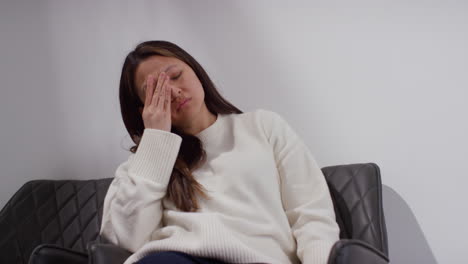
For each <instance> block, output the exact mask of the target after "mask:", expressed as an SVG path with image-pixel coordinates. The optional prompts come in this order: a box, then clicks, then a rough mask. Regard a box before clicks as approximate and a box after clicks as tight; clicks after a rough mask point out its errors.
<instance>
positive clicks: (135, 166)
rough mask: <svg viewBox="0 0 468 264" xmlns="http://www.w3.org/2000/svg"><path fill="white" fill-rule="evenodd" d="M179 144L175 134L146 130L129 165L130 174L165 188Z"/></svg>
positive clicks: (179, 140) (180, 140) (180, 141)
mask: <svg viewBox="0 0 468 264" xmlns="http://www.w3.org/2000/svg"><path fill="white" fill-rule="evenodd" d="M181 144H182V137H180V136H179V135H177V134H174V133H171V132H167V131H164V130H159V129H151V128H146V129H145V130H144V131H143V135H142V137H141V141H140V144H139V146H138V149H137V151H136V152H135V155H134V157H133V159H132V162H131V164H130V165H129V172H130V174H131V175H136V176H137V177H143V178H146V179H148V180H151V181H155V182H158V183H161V184H162V185H163V186H167V184H169V179H170V176H171V174H172V170H173V168H174V164H175V161H176V159H177V155H178V154H179V149H180V145H181Z"/></svg>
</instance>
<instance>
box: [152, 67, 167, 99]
mask: <svg viewBox="0 0 468 264" xmlns="http://www.w3.org/2000/svg"><path fill="white" fill-rule="evenodd" d="M163 84H164V72H162V73H161V74H160V75H159V78H158V82H157V84H156V90H155V91H154V94H153V101H152V105H153V106H158V104H159V94H160V93H161V87H162V85H163Z"/></svg>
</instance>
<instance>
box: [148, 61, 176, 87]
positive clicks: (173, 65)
mask: <svg viewBox="0 0 468 264" xmlns="http://www.w3.org/2000/svg"><path fill="white" fill-rule="evenodd" d="M176 66H177V65H176V64H172V65H169V66H168V67H167V68H166V69H165V70H164V72H167V71H169V69H171V68H173V67H176ZM159 74H161V73H159ZM159 74H158V76H159ZM141 89H142V90H143V92H146V81H143V85H142V86H141Z"/></svg>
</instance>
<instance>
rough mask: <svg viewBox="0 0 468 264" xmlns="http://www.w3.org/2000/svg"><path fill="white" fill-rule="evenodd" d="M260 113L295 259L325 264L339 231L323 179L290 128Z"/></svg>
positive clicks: (272, 114)
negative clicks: (276, 172) (293, 238)
mask: <svg viewBox="0 0 468 264" xmlns="http://www.w3.org/2000/svg"><path fill="white" fill-rule="evenodd" d="M263 112H264V114H265V115H267V116H266V117H265V120H266V121H267V122H266V123H265V125H266V127H265V133H266V134H267V136H268V137H269V138H268V140H269V142H270V144H271V146H272V148H273V152H274V157H275V161H276V164H277V168H278V173H279V176H280V190H281V199H282V203H283V208H284V210H285V213H286V216H287V218H288V221H289V224H290V226H291V230H292V233H293V235H294V237H295V239H296V243H297V252H296V253H297V256H298V257H299V259H300V260H301V262H302V263H303V264H326V263H327V261H328V257H329V254H330V251H331V248H332V246H333V244H334V243H335V242H336V241H338V240H339V231H340V229H339V226H338V224H337V222H336V218H335V211H334V208H333V202H332V200H331V195H330V191H329V189H328V185H327V183H326V180H325V176H324V175H323V173H322V170H321V169H320V168H319V166H318V165H317V163H316V161H315V159H314V157H313V155H312V154H311V152H310V151H309V149H308V148H307V146H306V145H305V144H304V142H303V141H302V140H301V138H300V137H299V136H298V135H297V134H296V132H295V131H294V130H293V129H292V127H291V126H290V125H289V124H288V123H287V122H286V121H285V120H284V119H283V118H282V117H281V116H280V115H279V114H277V113H275V112H273V111H268V110H263Z"/></svg>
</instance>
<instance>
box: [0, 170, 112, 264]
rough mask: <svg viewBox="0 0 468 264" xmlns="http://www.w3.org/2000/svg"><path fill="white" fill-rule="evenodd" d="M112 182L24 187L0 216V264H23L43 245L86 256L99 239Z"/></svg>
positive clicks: (31, 183)
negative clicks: (89, 248)
mask: <svg viewBox="0 0 468 264" xmlns="http://www.w3.org/2000/svg"><path fill="white" fill-rule="evenodd" d="M112 179H113V178H104V179H97V180H33V181H29V182H27V183H25V184H24V185H23V186H22V187H21V188H20V189H19V190H18V191H17V192H16V193H15V194H14V195H13V197H11V198H10V200H9V201H8V202H7V204H6V205H5V207H4V208H3V209H2V211H1V212H0V232H1V233H2V235H3V238H0V252H1V254H0V263H25V264H26V263H28V260H29V256H30V254H31V252H32V251H33V250H34V248H35V247H36V246H38V245H39V244H45V243H47V244H55V245H58V246H61V247H65V248H70V249H73V250H76V251H80V252H84V253H86V243H87V242H89V241H92V240H95V239H96V238H97V237H98V234H99V228H100V225H101V219H102V206H103V203H104V197H105V194H106V192H107V189H108V187H109V185H110V183H111V181H112Z"/></svg>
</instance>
